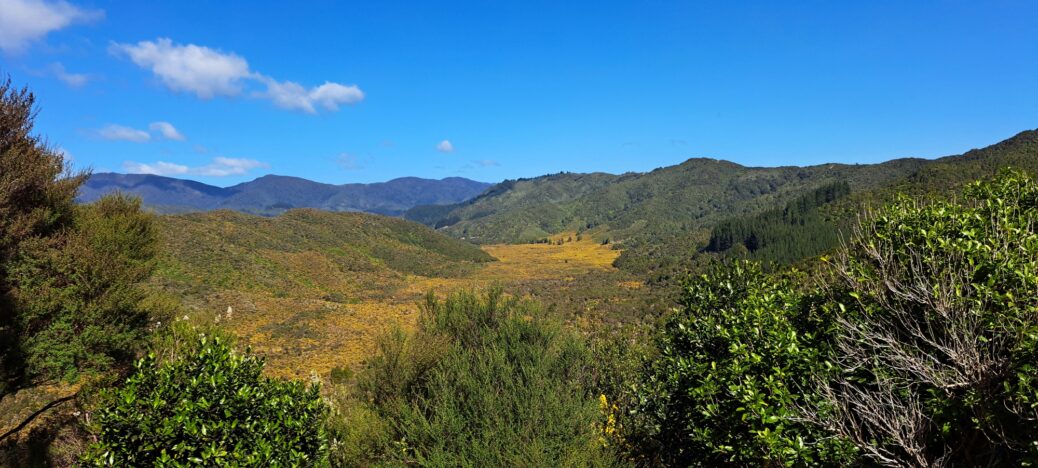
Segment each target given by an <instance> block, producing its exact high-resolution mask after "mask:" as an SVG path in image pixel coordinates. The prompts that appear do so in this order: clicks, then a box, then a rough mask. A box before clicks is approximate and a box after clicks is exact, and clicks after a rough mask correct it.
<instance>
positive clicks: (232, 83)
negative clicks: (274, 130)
mask: <svg viewBox="0 0 1038 468" xmlns="http://www.w3.org/2000/svg"><path fill="white" fill-rule="evenodd" d="M109 51H110V52H111V53H112V54H114V55H120V56H126V57H129V59H130V60H131V61H133V63H135V64H136V65H137V66H139V67H141V68H145V69H148V70H150V71H151V72H152V74H154V75H155V76H156V77H158V78H159V80H161V81H162V83H163V84H164V85H166V87H167V88H169V89H171V90H173V91H178V92H186V93H191V94H194V95H195V96H197V97H199V98H201V99H211V98H213V97H216V96H238V95H240V94H242V93H243V91H244V90H245V89H246V87H248V86H249V84H253V86H255V85H260V86H262V87H263V89H262V90H256V91H253V92H252V93H250V95H251V96H253V97H257V98H262V99H267V100H269V101H270V102H271V103H273V104H274V105H275V106H277V107H280V108H282V109H288V110H295V111H301V112H305V113H308V114H316V113H317V112H318V110H325V111H329V112H335V111H337V110H339V107H340V106H342V105H347V104H355V103H358V102H360V101H362V100H364V92H363V91H361V89H360V88H359V87H357V86H356V85H344V84H340V83H335V82H331V81H326V82H325V83H324V84H322V85H319V86H313V87H309V88H307V87H305V86H303V85H301V84H299V83H296V82H294V81H279V80H276V79H274V78H272V77H270V76H267V75H264V74H262V73H259V72H256V71H254V70H252V69H251V68H250V67H249V63H248V61H246V60H245V58H243V57H241V56H239V55H237V54H235V53H233V52H224V51H221V50H217V49H212V48H209V47H205V46H200V45H195V44H183V45H182V44H175V43H173V41H172V40H170V39H169V38H158V39H156V40H155V41H140V42H138V43H136V44H121V43H113V44H112V45H111V46H109Z"/></svg>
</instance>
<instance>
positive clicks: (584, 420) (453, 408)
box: [336, 291, 613, 466]
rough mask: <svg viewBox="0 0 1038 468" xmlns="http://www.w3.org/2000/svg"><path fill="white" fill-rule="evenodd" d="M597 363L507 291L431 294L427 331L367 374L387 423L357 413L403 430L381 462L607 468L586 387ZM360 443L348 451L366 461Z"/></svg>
mask: <svg viewBox="0 0 1038 468" xmlns="http://www.w3.org/2000/svg"><path fill="white" fill-rule="evenodd" d="M590 359H591V355H590V353H589V352H588V350H587V348H586V347H585V346H584V344H583V342H582V340H580V339H579V338H578V337H576V336H574V335H573V334H571V333H570V332H568V331H566V330H564V329H563V328H561V325H560V324H558V323H555V322H553V321H551V320H549V319H547V317H546V316H545V314H544V313H543V312H542V311H541V310H540V309H539V308H537V307H536V306H535V305H533V304H531V303H529V302H524V301H520V300H517V299H514V298H505V297H504V296H502V295H501V293H500V292H496V291H495V292H491V293H489V294H487V295H486V296H483V297H480V296H476V295H474V294H470V293H461V294H454V295H451V296H449V297H447V298H446V299H445V300H438V299H436V298H434V297H432V296H430V297H429V299H428V301H427V302H426V304H425V306H424V309H423V315H422V319H421V321H420V324H419V327H418V330H417V331H416V332H415V333H405V332H402V331H397V332H394V333H391V334H389V335H387V336H386V337H385V338H383V339H382V341H381V342H380V345H379V351H378V353H377V354H376V356H375V357H374V358H372V359H371V360H370V361H369V366H368V368H367V369H366V370H365V371H364V372H362V373H360V374H359V376H358V379H359V389H360V392H361V400H362V401H363V402H365V404H367V405H369V407H370V408H371V409H372V410H373V411H374V412H375V414H377V415H378V416H379V417H378V418H374V417H373V415H372V414H370V413H368V412H363V411H354V413H355V414H360V415H361V416H364V418H363V419H364V425H365V426H378V423H377V422H372V421H378V420H381V421H385V422H386V423H388V424H386V425H387V426H388V427H390V428H391V429H392V432H391V437H388V438H387V440H391V441H392V443H389V444H388V445H386V446H384V447H383V448H382V450H381V453H380V454H378V455H377V456H376V457H377V459H379V460H382V461H386V462H392V463H407V464H418V465H423V466H560V465H561V466H601V465H608V464H611V463H612V462H613V460H612V458H611V454H610V453H609V452H608V451H607V450H606V449H604V448H603V447H602V444H601V442H600V441H599V440H598V436H597V433H596V429H595V423H596V421H597V418H598V414H599V413H598V409H597V403H596V398H595V396H594V395H593V394H592V393H591V392H590V391H589V390H588V386H587V385H586V383H587V382H588V379H589V377H590V376H589V375H588V374H589V370H590V364H591V362H590ZM345 425H346V426H347V427H349V426H350V424H345ZM375 434H378V432H377V431H376V432H375ZM336 437H337V438H338V439H342V440H347V439H348V435H344V436H336ZM349 440H350V442H349V444H344V445H343V446H342V447H341V451H342V452H351V453H353V452H359V451H360V450H358V449H357V446H358V445H359V444H361V443H362V442H363V441H359V440H356V439H355V438H354V439H349ZM369 462H370V460H369ZM359 463H363V460H349V461H348V464H359Z"/></svg>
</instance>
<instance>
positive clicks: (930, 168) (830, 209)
mask: <svg viewBox="0 0 1038 468" xmlns="http://www.w3.org/2000/svg"><path fill="white" fill-rule="evenodd" d="M1007 166H1009V167H1017V168H1021V169H1024V170H1036V169H1038V131H1025V132H1022V133H1020V134H1018V135H1016V136H1014V137H1012V138H1010V139H1008V140H1006V141H1003V142H1001V143H998V144H995V145H992V146H989V147H986V148H983V149H977V150H972V151H969V152H967V153H965V154H963V155H959V156H950V157H945V158H940V159H936V160H923V159H895V160H891V161H888V162H884V163H880V164H864V165H844V164H824V165H818V166H809V167H775V168H760V167H757V168H754V167H743V166H740V165H738V164H735V163H731V162H727V161H719V160H713V159H702V158H700V159H690V160H688V161H686V162H684V163H682V164H679V165H677V166H671V167H666V168H660V169H656V170H654V171H652V172H648V173H644V174H639V173H629V174H624V175H621V176H611V175H608V174H586V175H585V174H561V175H555V176H546V177H541V178H537V179H530V180H517V181H506V182H504V183H501V184H498V185H497V186H495V187H493V188H492V189H489V190H488V191H487V192H486V193H484V194H483V195H482V196H480V197H477V198H475V199H473V200H470V201H468V202H465V203H461V204H457V205H449V206H422V207H416V208H414V209H412V210H409V211H408V212H407V213H405V216H406V217H409V218H411V219H415V220H417V221H420V222H423V223H425V224H428V225H430V226H434V227H436V228H442V229H443V231H444V232H447V233H449V234H451V235H452V236H455V237H458V238H464V239H466V240H469V241H472V242H477V243H495V242H535V241H538V240H540V239H543V238H546V237H548V236H550V235H551V234H555V233H558V232H561V231H564V230H574V231H576V232H578V233H581V234H583V235H590V236H592V237H594V238H595V239H597V240H600V241H609V242H612V243H613V244H614V245H616V246H617V247H618V248H622V249H623V251H624V252H623V253H622V254H621V256H620V258H619V259H618V260H617V266H619V267H621V268H623V269H626V270H628V271H631V272H637V273H642V274H648V273H654V274H656V275H664V276H668V275H669V274H670V273H669V272H670V271H672V270H674V269H681V268H685V267H687V265H686V263H687V262H688V261H689V257H691V256H693V254H695V253H696V252H704V253H707V254H710V255H716V254H721V255H725V256H731V255H735V256H746V255H748V254H752V256H753V257H754V258H758V259H761V260H764V261H777V262H780V263H789V262H793V261H796V260H799V259H801V258H804V257H807V256H811V255H816V254H818V253H820V252H823V251H825V250H827V249H831V248H833V247H835V246H836V244H837V243H838V240H839V232H840V231H841V230H842V229H846V227H847V225H848V223H849V222H851V221H853V220H854V218H855V216H856V215H857V214H858V213H859V212H860V210H861V208H862V207H863V206H869V205H876V204H879V203H883V202H887V201H890V200H891V199H892V198H893V197H894V196H895V194H897V193H905V194H908V195H912V196H926V197H928V196H931V195H942V194H949V193H954V191H955V190H956V189H957V188H958V187H960V186H961V185H962V184H963V183H965V182H967V181H969V180H973V178H974V177H980V176H990V175H993V174H994V173H995V172H996V171H997V170H998V169H999V168H1002V167H1007ZM833 184H841V187H844V186H845V187H846V190H843V189H841V193H840V194H839V196H838V197H833V198H832V199H824V200H821V201H819V202H818V203H813V204H814V205H815V206H814V207H812V208H811V209H810V210H807V209H806V207H804V206H802V207H801V209H804V210H806V211H804V213H803V215H804V217H803V218H802V219H795V220H790V219H787V220H785V221H782V222H777V221H778V218H779V217H780V216H779V213H778V212H780V211H781V212H789V210H790V205H796V204H798V203H801V202H802V201H803V200H804V198H803V197H812V196H813V195H811V194H812V193H816V191H817V190H822V189H824V187H832V186H833ZM836 198H839V199H840V200H839V201H836V200H835V199H836ZM798 200H799V201H798ZM783 216H787V215H783ZM749 226H756V227H754V228H752V229H751V228H750V227H749ZM733 229H734V230H736V231H740V232H738V233H731V234H738V235H742V236H743V238H742V239H740V241H741V242H734V243H713V244H712V243H711V239H712V238H713V239H714V240H715V241H716V240H719V238H720V237H726V236H729V234H724V232H723V231H726V230H727V231H732V230H733ZM751 230H752V231H756V233H755V234H756V235H757V237H760V238H761V241H762V242H763V243H765V244H767V245H755V241H754V240H753V239H750V238H749V236H751V235H753V234H754V233H751V232H749V231H751ZM765 238H766V239H765ZM740 245H741V247H740ZM700 261H708V260H707V259H705V258H704V259H702V260H693V262H700Z"/></svg>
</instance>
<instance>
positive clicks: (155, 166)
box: [123, 157, 270, 177]
mask: <svg viewBox="0 0 1038 468" xmlns="http://www.w3.org/2000/svg"><path fill="white" fill-rule="evenodd" d="M266 167H270V166H269V165H268V164H266V163H263V162H260V161H256V160H255V159H243V158H226V157H217V158H213V161H212V162H211V163H209V164H206V165H204V166H196V167H191V166H185V165H183V164H176V163H171V162H166V161H158V162H155V163H139V162H136V161H126V162H124V163H123V170H124V171H126V172H129V173H131V174H154V175H161V176H175V175H199V176H208V177H226V176H232V175H242V174H246V173H248V172H249V171H251V170H253V169H260V168H266Z"/></svg>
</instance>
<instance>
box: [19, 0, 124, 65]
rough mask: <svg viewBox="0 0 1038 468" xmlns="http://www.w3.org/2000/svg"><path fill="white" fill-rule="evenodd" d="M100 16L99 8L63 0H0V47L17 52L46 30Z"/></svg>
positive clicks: (102, 12)
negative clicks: (84, 7) (81, 6)
mask: <svg viewBox="0 0 1038 468" xmlns="http://www.w3.org/2000/svg"><path fill="white" fill-rule="evenodd" d="M101 18H104V11H103V10H88V9H83V8H80V7H77V6H75V5H73V4H71V3H68V2H66V1H64V0H58V1H50V2H49V1H43V0H0V50H3V51H4V52H8V53H18V52H21V51H23V50H25V48H26V47H28V45H29V43H31V42H32V41H35V40H38V39H41V38H43V37H44V36H46V35H47V34H48V33H50V32H53V31H57V30H59V29H62V28H65V27H67V26H69V25H71V24H73V23H85V22H90V21H94V20H98V19H101Z"/></svg>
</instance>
